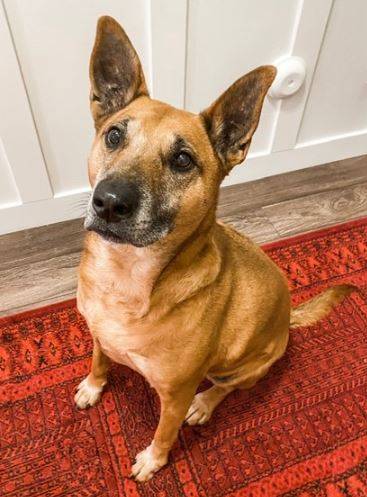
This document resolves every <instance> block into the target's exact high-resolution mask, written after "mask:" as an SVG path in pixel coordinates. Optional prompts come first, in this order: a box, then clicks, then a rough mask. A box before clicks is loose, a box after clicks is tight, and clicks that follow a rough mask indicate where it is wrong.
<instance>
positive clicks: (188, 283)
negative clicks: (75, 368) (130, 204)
mask: <svg viewBox="0 0 367 497" xmlns="http://www.w3.org/2000/svg"><path fill="white" fill-rule="evenodd" d="M106 23H107V27H108V32H109V33H111V30H112V31H113V30H115V31H116V37H117V39H119V40H124V41H123V43H127V41H126V39H127V37H126V38H125V36H126V35H122V34H121V33H120V30H121V28H120V27H119V26H118V25H117V23H115V22H114V21H113V20H111V19H110V18H107V21H103V19H102V20H101V21H100V23H99V28H98V29H99V33H98V35H97V41H96V43H97V48H95V49H94V52H93V56H92V67H97V66H98V64H96V63H95V61H94V59H93V58H94V57H96V53H97V54H99V53H100V52H101V53H106V51H107V52H108V47H107V48H106V47H103V50H102V49H101V50H99V48H98V47H99V45H98V44H101V43H104V35H103V30H104V29H105V24H106ZM127 40H128V39H127ZM125 52H128V53H133V61H132V62H131V63H130V64H129V66H132V67H134V72H136V73H137V74H139V75H140V76H139V81H140V83H141V81H143V79H142V76H141V68H140V66H139V67H136V64H137V60H136V57H135V55H134V54H135V52H132V51H131V50H130V48H128V49H126V50H125ZM110 59H111V60H114V59H113V55H111V57H110ZM274 74H275V72H274V69H273V68H270V67H268V66H265V67H263V68H260V69H259V70H256V71H253V72H252V73H251V77H250V79H246V77H244V78H241V80H239V82H238V84H237V83H236V84H235V85H234V86H233V87H231V88H230V89H229V90H228V92H227V93H226V94H224V96H223V97H221V98H220V99H218V101H217V102H216V103H215V104H213V105H212V106H211V107H210V108H209V110H208V111H206V112H204V113H203V114H202V115H201V116H197V115H194V114H191V113H189V112H186V111H182V110H178V109H174V108H173V107H171V106H169V105H167V104H164V103H162V102H158V101H155V100H152V99H150V98H149V97H148V96H147V95H146V94H145V95H143V96H141V95H140V94H138V95H136V96H135V98H134V99H133V100H132V101H131V102H130V99H131V94H132V93H131V88H128V89H127V94H128V95H129V97H128V99H129V103H128V104H127V105H125V106H123V107H122V108H121V109H119V110H118V111H117V112H116V111H115V109H113V111H112V112H111V113H110V114H108V113H109V111H110V107H109V106H108V105H106V106H105V107H103V105H102V104H103V102H102V103H101V102H98V110H96V109H95V105H96V104H95V102H94V103H92V111H93V114H94V116H95V120H96V127H97V134H96V138H95V141H94V144H93V148H92V152H91V155H90V159H89V176H90V180H91V184H92V186H93V187H94V186H95V185H96V184H97V183H98V181H100V180H101V178H103V177H105V176H106V174H120V175H128V176H129V175H132V174H138V176H139V178H143V179H144V181H145V184H146V185H148V186H147V191H148V192H150V193H149V194H150V195H153V196H154V195H159V194H161V192H162V191H164V192H165V196H164V198H165V202H167V204H169V206H170V207H172V206H173V207H174V208H175V209H176V211H177V212H176V216H175V220H174V228H173V229H172V230H171V231H170V232H169V233H167V234H166V235H165V236H163V237H162V238H161V239H159V240H158V241H156V242H155V243H152V244H150V245H147V246H145V247H135V246H132V245H125V244H118V243H112V242H109V241H106V240H105V239H103V238H102V237H101V236H99V235H97V234H96V233H93V232H91V233H88V234H87V236H86V241H85V250H84V252H83V256H82V261H81V264H80V269H79V285H78V307H79V310H80V312H81V313H82V314H83V315H84V316H85V318H86V320H87V323H88V325H89V328H90V331H91V334H92V336H93V339H94V352H93V361H92V368H91V372H90V374H89V376H88V380H87V381H86V382H84V383H83V384H81V386H80V389H79V392H80V393H78V394H77V395H76V402H77V405H78V406H79V407H85V406H86V405H87V404H88V403H89V404H94V403H95V402H96V399H98V397H99V392H100V389H101V388H102V387H103V385H104V384H105V382H106V381H107V370H108V366H109V359H108V358H110V359H112V360H114V361H116V362H119V363H121V364H125V365H128V366H130V367H131V368H133V369H135V370H136V371H138V372H140V373H141V374H142V375H143V376H144V377H145V378H146V379H147V381H148V382H149V383H150V385H151V386H152V387H154V388H155V389H156V391H157V393H158V395H159V397H160V401H161V417H160V421H159V425H158V428H157V431H156V433H155V436H154V439H153V442H152V444H151V445H150V446H149V447H148V448H147V449H146V450H145V451H143V452H142V453H140V454H139V455H138V457H137V461H136V463H135V465H134V466H133V470H132V474H133V475H134V476H135V478H136V479H138V480H140V481H143V480H146V479H148V478H150V477H151V476H152V475H153V473H154V472H155V471H157V470H158V469H159V468H160V467H161V466H163V465H164V464H165V463H166V461H167V457H168V452H169V450H170V448H171V446H172V444H173V442H174V440H175V438H176V436H177V432H178V429H179V428H180V426H181V424H182V422H183V420H184V419H185V416H186V418H187V421H188V423H190V424H194V423H202V422H205V421H207V420H208V419H209V417H210V415H211V413H212V411H213V409H214V407H215V406H216V405H217V404H218V403H219V402H220V401H221V400H222V399H223V398H224V397H225V396H226V395H227V394H228V393H229V392H231V391H232V390H233V389H235V388H250V387H251V386H253V385H254V384H255V383H256V381H257V380H258V379H259V378H261V377H262V376H264V375H265V374H266V373H267V371H268V370H269V368H270V366H271V365H272V364H273V363H274V362H275V361H276V360H278V359H279V358H280V357H281V356H282V354H283V353H284V351H285V349H286V346H287V342H288V333H289V325H290V316H291V310H290V296H289V291H288V285H287V281H286V279H285V277H284V275H283V274H282V273H281V271H280V270H279V269H278V267H277V266H276V265H275V264H274V263H273V262H272V261H271V260H270V259H269V258H268V257H267V255H266V254H265V253H264V252H263V251H262V250H261V249H260V248H259V247H257V246H256V245H255V244H254V243H253V242H252V241H251V240H249V239H248V238H247V237H245V236H242V235H240V234H239V233H237V232H236V231H235V230H234V229H232V228H230V227H228V226H225V225H223V224H221V223H218V222H217V221H216V220H215V210H216V204H217V198H218V191H219V185H220V183H221V180H222V179H223V177H224V176H225V174H227V173H228V171H229V169H230V168H231V167H232V166H233V165H234V164H235V163H236V162H238V161H241V160H242V159H243V158H244V156H245V155H246V152H247V150H248V145H249V143H250V142H251V137H252V133H253V132H254V130H255V129H256V126H257V123H258V119H259V116H260V109H261V104H262V101H263V98H264V95H265V93H266V90H267V88H268V87H269V85H270V83H271V81H272V79H273V77H274ZM98 78H99V74H98V73H93V77H92V78H91V80H92V93H93V94H94V93H98V92H101V88H100V87H96V88H94V87H93V86H94V85H95V84H96V83H95V81H98ZM140 83H139V84H138V86H139V85H140ZM103 84H104V82H103ZM233 88H234V89H235V92H236V94H235V95H234V93H233V91H234V90H233ZM102 90H103V88H102ZM121 91H125V90H124V88H122V89H121ZM241 91H242V93H241ZM144 93H145V92H144ZM124 95H125V94H124ZM125 96H126V95H125ZM121 98H125V97H121ZM238 98H239V99H241V98H242V99H244V101H245V102H246V101H247V105H248V106H252V105H254V109H253V111H252V112H248V113H247V114H246V115H247V116H249V117H248V119H250V122H246V123H245V124H246V125H245V126H244V127H243V130H242V131H241V129H242V128H241V123H239V122H238V123H237V122H235V118H239V117H240V116H238V115H237V116H234V118H233V122H234V124H235V128H234V129H232V128H228V126H231V121H227V120H226V119H227V117H226V115H228V113H230V112H231V111H230V109H231V108H232V110H233V112H235V111H236V110H238V108H239V107H241V106H242V107H243V108H245V107H246V106H245V105H244V104H243V105H242V104H241V105H240V106H238V105H236V102H237V100H238ZM246 99H247V100H246ZM227 104H228V105H227ZM100 106H102V107H101V108H99V107H100ZM241 112H242V111H241ZM127 117H128V118H129V119H130V120H131V126H130V128H129V137H128V142H127V143H126V144H125V146H124V147H121V149H118V150H117V151H116V152H114V153H113V154H112V153H110V152H108V151H107V150H106V147H105V146H104V141H103V136H104V134H105V132H106V130H108V128H109V126H111V125H113V123H115V122H120V121H121V120H123V119H125V118H127ZM218 123H221V124H220V125H219V124H218ZM238 130H240V132H243V133H244V134H245V135H244V136H242V135H241V134H238ZM178 135H179V136H180V137H182V138H183V139H184V140H185V141H186V142H187V143H189V144H190V147H191V149H192V150H193V152H194V153H195V154H196V156H197V157H198V160H199V161H200V167H201V170H200V171H199V170H198V169H197V168H196V169H193V170H192V171H191V172H190V173H189V174H187V175H185V176H182V177H180V179H179V180H176V179H175V176H174V175H173V174H172V172H170V171H169V169H168V167H167V166H166V165H165V161H164V159H162V157H165V154H166V153H167V150H168V149H169V147H170V144H171V143H172V141H173V140H174V137H175V136H178ZM226 140H227V141H228V140H229V141H230V143H229V145H228V147H229V149H228V150H227V151H226V149H225V147H226V146H227V145H226V143H227V141H226ZM124 177H125V176H124ZM346 293H347V292H346V291H344V293H343V291H341V290H340V289H339V291H338V290H335V289H332V290H330V291H329V293H327V294H324V297H322V296H320V297H319V298H318V300H315V301H313V303H312V304H310V305H309V306H308V307H307V305H304V306H300V307H299V308H297V309H296V310H294V311H292V323H293V324H294V325H297V324H298V323H306V322H308V321H307V319H310V320H311V321H312V320H314V319H315V318H319V317H321V316H322V315H324V313H325V312H326V310H328V309H329V308H330V306H331V303H332V302H336V301H338V300H340V299H341V297H342V295H345V294H346ZM307 314H309V317H307ZM205 377H207V378H209V379H210V380H211V381H212V382H213V384H214V386H213V387H212V388H211V389H210V390H208V391H207V392H205V393H202V394H199V395H197V396H196V397H194V396H195V392H196V389H197V386H198V385H199V383H200V382H201V381H202V379H203V378H205ZM89 400H90V402H88V401H89ZM190 405H191V407H190Z"/></svg>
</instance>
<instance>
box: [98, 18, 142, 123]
mask: <svg viewBox="0 0 367 497" xmlns="http://www.w3.org/2000/svg"><path fill="white" fill-rule="evenodd" d="M89 77H90V83H91V94H90V101H91V111H92V115H93V118H94V121H95V125H96V128H97V129H98V128H99V126H100V124H101V123H102V122H103V121H104V120H105V119H106V118H107V117H108V116H110V115H111V114H114V113H115V112H117V111H119V110H121V109H122V108H123V107H126V105H128V104H129V103H130V102H131V101H132V100H134V99H135V98H137V97H139V96H141V95H148V94H149V93H148V89H147V85H146V83H145V78H144V73H143V69H142V66H141V63H140V60H139V57H138V55H137V53H136V51H135V49H134V47H133V45H132V43H131V41H130V40H129V38H128V36H127V34H126V33H125V31H124V30H123V29H122V27H121V26H120V24H119V23H118V22H117V21H115V19H113V18H112V17H109V16H103V17H101V18H100V19H99V20H98V24H97V33H96V39H95V42H94V47H93V52H92V55H91V59H90V66H89Z"/></svg>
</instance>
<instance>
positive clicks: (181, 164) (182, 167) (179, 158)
mask: <svg viewBox="0 0 367 497" xmlns="http://www.w3.org/2000/svg"><path fill="white" fill-rule="evenodd" d="M171 166H172V168H173V169H175V170H176V171H179V172H180V171H188V170H189V169H191V168H192V166H193V162H192V158H191V157H190V155H189V154H188V153H187V152H180V153H179V154H177V155H176V156H175V157H174V158H173V161H172V163H171Z"/></svg>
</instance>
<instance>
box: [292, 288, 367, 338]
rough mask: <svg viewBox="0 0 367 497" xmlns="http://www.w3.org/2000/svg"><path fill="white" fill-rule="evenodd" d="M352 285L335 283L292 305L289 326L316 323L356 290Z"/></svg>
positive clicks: (294, 326)
mask: <svg viewBox="0 0 367 497" xmlns="http://www.w3.org/2000/svg"><path fill="white" fill-rule="evenodd" d="M356 289H357V287H355V286H354V285H349V284H346V285H337V286H333V287H331V288H328V289H327V290H325V291H324V292H321V293H319V294H318V295H316V296H315V297H313V298H312V299H311V300H308V301H307V302H304V303H303V304H300V305H298V306H297V307H293V308H292V310H291V321H290V327H291V328H300V327H301V326H309V325H311V324H314V323H316V322H317V321H319V320H320V319H321V318H323V317H324V316H326V314H328V313H329V312H330V311H331V309H332V308H333V307H334V306H335V305H336V304H338V303H339V302H341V301H342V300H343V299H344V297H347V296H348V295H349V294H350V293H352V292H353V291H354V290H356Z"/></svg>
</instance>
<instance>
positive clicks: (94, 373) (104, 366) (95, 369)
mask: <svg viewBox="0 0 367 497" xmlns="http://www.w3.org/2000/svg"><path fill="white" fill-rule="evenodd" d="M109 366H110V360H109V358H108V357H107V356H106V355H105V354H104V353H103V352H102V350H101V347H100V346H99V343H98V341H97V340H96V339H94V340H93V356H92V366H91V370H90V373H89V375H88V376H87V377H86V378H84V380H83V381H82V382H81V383H79V385H78V388H77V392H76V394H75V397H74V400H75V403H76V405H77V406H78V407H79V409H85V408H86V407H88V406H94V405H95V404H96V403H97V402H98V401H99V399H100V398H101V394H102V390H103V387H104V386H105V384H106V383H107V371H108V368H109Z"/></svg>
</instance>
